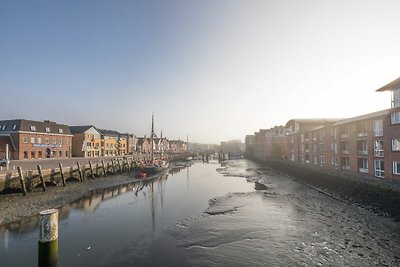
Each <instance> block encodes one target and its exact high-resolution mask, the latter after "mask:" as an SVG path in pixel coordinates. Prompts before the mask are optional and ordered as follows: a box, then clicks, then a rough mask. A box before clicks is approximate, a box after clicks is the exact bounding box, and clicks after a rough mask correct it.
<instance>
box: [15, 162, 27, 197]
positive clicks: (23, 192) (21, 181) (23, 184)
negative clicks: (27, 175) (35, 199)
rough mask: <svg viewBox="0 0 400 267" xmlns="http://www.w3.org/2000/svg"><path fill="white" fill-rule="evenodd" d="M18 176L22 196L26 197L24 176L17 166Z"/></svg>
mask: <svg viewBox="0 0 400 267" xmlns="http://www.w3.org/2000/svg"><path fill="white" fill-rule="evenodd" d="M17 169H18V175H19V181H20V183H21V189H22V194H24V196H26V194H27V191H26V186H25V179H24V174H23V173H22V168H21V167H19V166H18V168H17Z"/></svg>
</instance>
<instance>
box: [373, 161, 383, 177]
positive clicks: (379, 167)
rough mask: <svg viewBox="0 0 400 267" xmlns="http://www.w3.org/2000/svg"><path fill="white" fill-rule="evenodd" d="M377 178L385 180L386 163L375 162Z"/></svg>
mask: <svg viewBox="0 0 400 267" xmlns="http://www.w3.org/2000/svg"><path fill="white" fill-rule="evenodd" d="M374 170H375V177H380V178H385V162H384V161H383V160H374Z"/></svg>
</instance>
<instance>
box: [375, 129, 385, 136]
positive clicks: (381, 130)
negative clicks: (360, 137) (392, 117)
mask: <svg viewBox="0 0 400 267" xmlns="http://www.w3.org/2000/svg"><path fill="white" fill-rule="evenodd" d="M374 136H383V129H380V130H374Z"/></svg>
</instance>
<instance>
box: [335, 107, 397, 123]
mask: <svg viewBox="0 0 400 267" xmlns="http://www.w3.org/2000/svg"><path fill="white" fill-rule="evenodd" d="M389 113H390V109H384V110H380V111H376V112H372V113H368V114H364V115H361V116H357V117H353V118H348V119H345V120H341V121H339V122H337V123H335V124H333V125H334V126H339V125H343V124H347V123H352V122H356V121H361V120H366V119H371V118H375V117H380V116H384V115H387V114H389Z"/></svg>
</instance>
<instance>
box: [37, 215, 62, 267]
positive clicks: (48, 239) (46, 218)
mask: <svg viewBox="0 0 400 267" xmlns="http://www.w3.org/2000/svg"><path fill="white" fill-rule="evenodd" d="M38 254H39V255H38V256H39V257H38V263H39V264H38V265H39V266H40V267H41V266H57V262H58V210H56V209H49V210H44V211H41V212H40V213H39V250H38Z"/></svg>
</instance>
